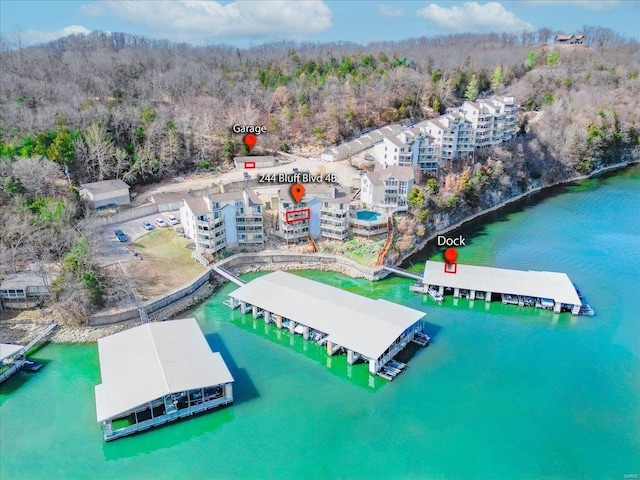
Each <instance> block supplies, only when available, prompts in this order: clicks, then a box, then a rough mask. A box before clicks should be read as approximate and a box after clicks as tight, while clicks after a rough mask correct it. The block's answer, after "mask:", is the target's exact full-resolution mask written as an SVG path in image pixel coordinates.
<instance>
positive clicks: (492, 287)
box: [423, 261, 581, 305]
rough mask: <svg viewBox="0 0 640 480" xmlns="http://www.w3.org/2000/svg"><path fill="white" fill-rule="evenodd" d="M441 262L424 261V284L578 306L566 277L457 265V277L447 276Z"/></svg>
mask: <svg viewBox="0 0 640 480" xmlns="http://www.w3.org/2000/svg"><path fill="white" fill-rule="evenodd" d="M444 265H445V264H444V262H433V261H427V262H426V264H425V267H424V278H423V283H424V284H425V285H438V286H444V287H451V288H462V289H466V290H475V291H481V292H493V293H508V294H511V295H523V296H528V297H536V298H551V299H553V300H555V301H556V302H560V303H566V304H569V305H580V304H581V301H580V298H579V297H578V293H577V292H576V289H575V287H574V286H573V283H571V280H570V279H569V277H568V276H567V274H566V273H558V272H536V271H533V270H527V271H525V270H509V269H506V268H494V267H480V266H476V265H464V264H461V263H458V264H457V273H446V272H445V271H444Z"/></svg>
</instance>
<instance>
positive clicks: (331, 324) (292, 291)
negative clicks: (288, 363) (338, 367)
mask: <svg viewBox="0 0 640 480" xmlns="http://www.w3.org/2000/svg"><path fill="white" fill-rule="evenodd" d="M229 296H230V297H233V298H235V299H237V300H240V301H242V302H246V303H248V304H251V305H255V306H257V307H259V308H261V309H264V310H267V311H269V312H271V313H275V314H278V315H282V316H283V317H285V318H288V319H290V320H293V321H294V322H296V323H301V324H303V325H306V326H308V327H311V328H313V329H315V330H319V331H321V332H324V333H326V334H328V337H327V340H328V341H330V342H333V343H334V344H337V345H340V346H342V347H344V348H347V349H349V350H353V351H354V352H357V353H360V354H362V355H364V356H366V357H368V358H372V359H377V358H378V357H380V356H381V355H382V354H383V353H384V352H385V351H386V350H387V348H389V346H390V345H391V344H392V343H393V342H394V341H395V340H396V339H397V338H398V337H399V336H400V335H401V334H402V333H403V332H404V331H405V330H406V329H407V328H409V327H411V326H412V325H414V324H415V323H416V322H417V321H419V320H420V319H422V318H423V317H424V316H425V313H424V312H422V311H419V310H414V309H413V308H408V307H404V306H402V305H398V304H396V303H392V302H389V301H387V300H383V299H377V300H373V299H371V298H367V297H363V296H361V295H356V294H355V293H351V292H347V291H345V290H342V289H339V288H335V287H332V286H329V285H325V284H324V283H320V282H316V281H313V280H309V279H307V278H304V277H299V276H297V275H292V274H290V273H286V272H283V271H276V272H273V273H269V274H267V275H265V276H263V277H259V278H256V279H255V280H252V281H251V282H249V283H248V284H247V285H244V286H243V287H240V288H238V289H237V290H234V291H233V292H231V293H230V294H229Z"/></svg>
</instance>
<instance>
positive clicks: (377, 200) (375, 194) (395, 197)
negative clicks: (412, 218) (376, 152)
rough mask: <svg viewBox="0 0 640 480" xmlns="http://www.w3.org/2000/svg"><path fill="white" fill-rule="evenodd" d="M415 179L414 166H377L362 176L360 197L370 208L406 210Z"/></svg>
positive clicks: (394, 210)
mask: <svg viewBox="0 0 640 480" xmlns="http://www.w3.org/2000/svg"><path fill="white" fill-rule="evenodd" d="M413 181H414V173H413V168H412V167H398V166H393V167H387V168H376V170H375V171H374V172H372V173H365V174H364V175H363V176H362V179H361V181H360V182H361V183H360V186H361V193H360V199H361V200H362V202H363V203H364V204H365V205H366V206H367V207H369V208H377V209H382V210H385V209H389V210H390V211H391V212H405V211H407V209H408V206H407V195H408V194H409V192H410V191H411V189H412V188H413Z"/></svg>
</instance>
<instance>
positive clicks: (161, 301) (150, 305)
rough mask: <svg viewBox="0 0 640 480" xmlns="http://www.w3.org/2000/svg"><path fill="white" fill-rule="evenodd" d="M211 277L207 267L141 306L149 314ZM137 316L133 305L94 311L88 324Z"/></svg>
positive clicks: (187, 293)
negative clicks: (186, 282) (184, 282)
mask: <svg viewBox="0 0 640 480" xmlns="http://www.w3.org/2000/svg"><path fill="white" fill-rule="evenodd" d="M210 277H211V270H209V269H207V270H206V271H204V272H202V273H201V274H200V275H198V276H197V277H196V278H194V279H193V280H192V281H191V282H189V283H188V284H186V285H183V286H182V287H178V288H176V289H174V290H172V291H170V292H168V293H165V294H164V295H160V296H158V297H155V298H152V299H151V300H147V301H146V302H144V303H143V304H142V306H143V308H145V309H146V310H147V314H151V313H153V312H155V311H157V310H160V309H161V308H164V307H166V306H167V305H170V304H171V303H173V302H176V301H178V300H181V299H183V298H184V297H186V296H188V295H191V294H192V293H193V292H195V291H196V290H197V289H198V288H200V287H201V286H202V285H204V284H205V283H206V282H208V281H209V278H210ZM135 318H138V309H137V307H135V306H132V307H128V308H122V309H118V310H109V311H106V312H100V313H96V314H95V315H92V316H91V317H89V325H91V326H92V327H97V326H101V325H111V324H114V323H118V322H124V321H126V320H133V319H135Z"/></svg>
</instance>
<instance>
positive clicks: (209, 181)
mask: <svg viewBox="0 0 640 480" xmlns="http://www.w3.org/2000/svg"><path fill="white" fill-rule="evenodd" d="M359 155H360V154H359ZM288 157H290V158H294V160H293V161H291V162H288V163H280V164H279V165H276V166H275V167H269V168H256V169H248V170H245V169H233V170H230V171H228V172H224V173H200V174H197V175H193V176H191V177H186V178H185V177H175V178H173V179H172V180H170V181H168V182H163V183H155V184H152V185H149V186H148V187H147V189H146V190H145V191H144V192H142V193H139V194H138V195H137V196H136V198H135V199H133V205H134V206H138V205H143V204H144V203H146V202H147V201H148V198H149V197H151V196H152V195H153V194H154V193H167V192H185V191H189V190H198V189H201V188H207V187H211V186H213V185H218V184H220V183H231V182H238V181H241V180H244V173H245V172H248V173H249V175H250V176H251V178H258V175H259V174H272V173H293V169H294V168H297V169H298V170H299V171H301V172H306V171H308V172H311V173H312V174H314V175H317V174H319V173H322V174H323V175H324V174H327V173H334V174H336V176H337V179H338V183H340V184H341V185H344V186H349V187H350V186H356V187H358V188H359V186H360V177H359V176H358V171H357V170H356V169H355V168H353V167H352V166H351V165H350V164H349V162H348V161H347V160H341V161H339V162H325V161H323V160H320V159H318V158H304V157H293V156H291V155H290V156H288ZM286 158H287V157H285V158H281V161H282V160H285V161H286ZM125 233H126V232H125Z"/></svg>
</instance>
